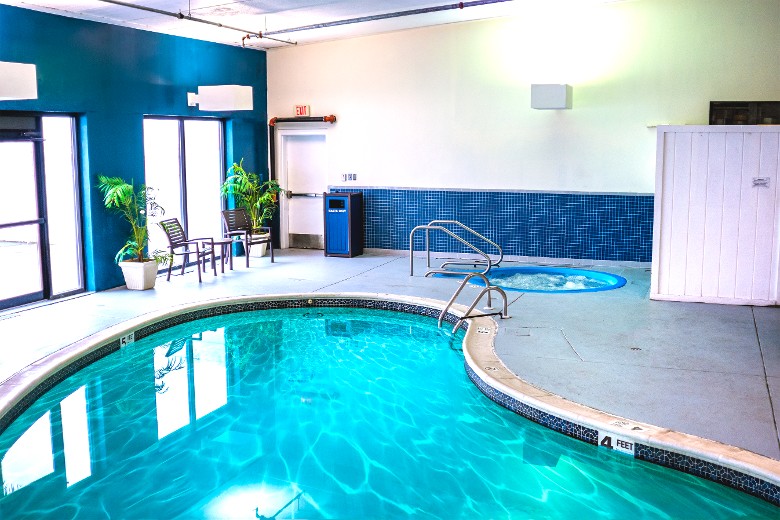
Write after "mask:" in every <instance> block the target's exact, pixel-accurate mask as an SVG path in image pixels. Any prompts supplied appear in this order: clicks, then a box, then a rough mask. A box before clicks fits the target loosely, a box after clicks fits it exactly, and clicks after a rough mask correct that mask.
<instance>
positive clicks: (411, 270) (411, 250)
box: [409, 225, 492, 276]
mask: <svg viewBox="0 0 780 520" xmlns="http://www.w3.org/2000/svg"><path fill="white" fill-rule="evenodd" d="M421 229H424V230H426V232H428V231H429V230H431V229H438V230H439V231H444V232H445V233H446V234H448V235H449V236H451V237H452V238H454V239H455V240H457V241H458V242H460V243H461V244H463V245H465V246H467V247H470V248H471V249H472V250H474V252H476V253H478V254H480V255H482V256H484V257H485V262H486V263H487V267H486V268H485V270H484V271H483V273H482V274H485V273H487V272H488V271H489V270H490V267H491V266H492V263H491V261H490V257H489V256H488V255H487V253H485V252H484V251H482V250H481V249H479V248H477V247H476V246H475V245H474V244H472V243H470V242H467V241H466V240H464V239H462V238H461V237H459V236H458V235H456V234H455V233H453V232H452V231H450V230H449V229H447V228H446V227H443V226H431V225H425V226H417V227H415V228H414V229H412V232H411V233H409V276H414V234H415V233H416V232H417V231H419V230H421ZM426 238H427V237H426ZM426 241H427V240H426ZM426 249H427V250H428V267H430V266H431V262H430V258H431V249H430V247H427V244H426Z"/></svg>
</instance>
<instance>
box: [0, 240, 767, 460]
mask: <svg viewBox="0 0 780 520" xmlns="http://www.w3.org/2000/svg"><path fill="white" fill-rule="evenodd" d="M424 264H425V261H424V259H422V258H420V259H416V260H415V276H414V277H410V276H409V259H408V255H407V254H401V253H392V252H380V251H373V252H369V253H368V254H365V255H363V256H360V257H356V258H330V257H324V256H323V255H322V252H321V251H311V250H284V251H281V252H279V253H278V256H277V262H276V263H274V264H270V262H269V259H268V258H262V259H252V260H251V261H250V266H251V267H250V268H249V269H246V268H245V267H244V264H243V260H241V261H237V262H236V263H235V270H234V271H228V272H226V273H225V274H224V275H219V276H217V277H216V278H215V277H214V276H213V275H211V274H210V273H208V272H207V273H206V274H205V275H204V279H203V280H204V282H203V283H202V284H198V282H197V276H196V274H195V273H193V272H192V271H191V270H188V272H187V273H186V274H185V275H184V276H174V277H172V280H171V282H166V281H165V279H164V278H161V279H158V283H157V287H156V289H155V290H153V291H143V292H137V291H127V290H126V289H115V290H111V291H105V292H100V293H90V294H85V295H82V296H79V297H74V298H69V299H65V300H61V301H56V302H44V303H42V304H37V305H32V306H27V307H23V308H17V309H10V310H6V311H4V312H2V313H0V337H2V338H3V341H2V345H3V354H2V356H0V381H6V380H7V379H8V378H9V377H11V376H12V375H13V374H14V373H16V372H18V371H20V370H23V369H24V368H25V367H27V366H29V365H31V364H33V363H35V362H36V361H38V360H40V359H41V358H43V357H45V356H47V355H48V354H51V353H53V352H56V351H58V350H59V349H61V348H63V347H65V346H67V345H69V344H71V343H74V342H76V341H78V340H81V339H83V338H85V337H87V336H89V335H91V334H94V333H97V332H99V331H101V330H103V329H105V328H107V327H109V326H112V325H116V324H118V323H121V322H123V321H126V320H129V319H132V318H137V317H139V316H142V315H143V314H145V313H148V312H152V311H162V310H165V309H168V308H170V307H172V306H176V305H180V304H183V303H191V302H201V301H208V300H213V299H217V298H223V297H229V296H241V295H247V296H251V295H263V294H285V293H295V294H301V293H318V292H319V293H336V292H344V293H358V292H359V293H391V294H398V295H407V296H416V297H424V298H433V299H436V300H443V301H446V300H448V299H449V298H450V296H451V295H452V293H453V292H454V291H455V289H456V288H457V286H458V284H459V280H458V279H448V278H425V277H424V276H423V274H424V272H425V265H424ZM437 265H438V264H437ZM506 265H514V263H512V262H506ZM595 268H596V269H599V268H598V267H595ZM600 269H601V270H605V271H609V272H612V273H615V274H619V275H621V276H623V277H625V278H626V279H627V280H628V283H627V284H626V286H625V287H623V288H621V289H618V290H614V291H605V292H595V293H580V294H538V293H519V292H510V293H509V298H510V307H509V313H510V315H511V316H512V317H511V319H508V320H497V321H498V334H497V336H496V344H495V349H496V353H497V354H498V355H499V357H500V358H501V360H502V361H503V362H504V363H505V364H506V366H507V367H508V368H509V369H510V370H511V371H512V372H514V373H515V374H517V375H518V376H519V377H521V378H523V379H524V380H526V381H527V382H529V383H531V384H532V385H535V386H538V387H540V388H544V389H546V390H548V391H550V392H552V393H555V394H558V395H560V396H562V397H564V398H566V399H569V400H571V401H575V402H578V403H581V404H584V405H587V406H590V407H593V408H596V409H598V410H602V411H604V412H607V413H609V414H613V415H618V416H621V417H625V418H628V419H631V420H635V421H639V422H643V423H649V424H653V425H656V426H659V427H662V428H669V429H672V430H675V431H679V432H683V433H688V434H692V435H696V436H699V437H704V438H707V439H712V440H715V441H719V442H722V443H726V444H729V445H732V446H737V447H740V448H744V449H747V450H749V451H752V452H755V453H758V454H761V455H764V456H767V457H770V458H773V459H776V460H780V441H779V440H778V427H777V421H776V416H777V414H778V412H780V408H778V405H777V402H776V401H777V400H778V397H777V396H778V395H779V393H780V308H777V307H771V308H762V307H747V306H722V305H706V304H691V303H677V302H657V301H650V300H649V299H648V293H649V281H650V273H649V271H648V270H647V269H644V268H623V267H621V268H615V267H607V268H600ZM478 290H479V289H478V288H477V287H472V288H468V289H466V290H465V291H464V292H463V293H462V294H461V296H460V298H459V299H458V302H460V303H462V304H466V305H468V304H469V303H470V300H471V299H472V298H473V297H474V296H475V295H476V294H477V291H478ZM773 397H775V403H773Z"/></svg>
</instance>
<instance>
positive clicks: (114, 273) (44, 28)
mask: <svg viewBox="0 0 780 520" xmlns="http://www.w3.org/2000/svg"><path fill="white" fill-rule="evenodd" d="M181 23H191V22H184V21H182V22H181ZM0 61H15V62H22V63H34V64H36V65H37V71H38V99H36V100H24V101H0V111H4V110H24V111H36V112H67V113H72V114H76V115H78V116H79V130H80V132H79V133H80V136H79V153H80V159H81V186H82V193H81V196H82V208H83V211H82V219H83V239H84V253H85V255H84V256H85V262H86V283H87V289H88V290H104V289H108V288H111V287H116V286H119V285H122V284H123V283H124V282H123V280H122V274H121V271H120V269H119V267H118V266H116V265H115V264H114V262H113V258H114V254H115V253H116V251H117V250H118V249H119V248H120V247H121V246H122V244H123V243H124V241H125V239H126V235H127V232H126V229H125V224H124V222H122V221H121V220H119V219H117V218H116V217H115V216H113V215H109V214H108V213H107V212H106V211H105V209H104V208H103V205H102V199H101V197H100V194H99V192H98V191H97V189H96V188H95V184H96V182H97V181H96V178H97V175H99V174H105V175H118V176H122V177H124V178H126V179H133V180H134V181H135V182H136V183H142V182H143V179H144V150H143V132H142V128H143V117H144V116H145V115H164V116H208V117H222V118H226V119H227V120H228V124H227V126H228V127H229V129H228V130H229V131H226V141H227V142H226V149H225V154H226V161H227V163H228V164H231V163H232V162H233V161H234V160H235V161H239V160H240V159H241V158H242V157H243V158H244V161H245V164H248V165H253V166H252V167H253V169H254V170H255V171H257V172H258V173H264V172H265V171H266V169H267V166H266V163H267V159H266V157H267V156H268V153H267V142H268V138H267V132H268V126H267V121H268V116H267V107H266V90H267V80H266V54H265V52H263V51H257V50H249V49H242V48H239V47H231V46H227V45H219V44H215V43H209V42H203V41H199V40H192V39H188V38H179V37H174V36H167V35H162V34H157V33H152V32H147V31H140V30H135V29H128V28H126V27H118V26H114V25H108V24H101V23H95V22H88V21H83V20H76V19H72V18H65V17H61V16H54V15H49V14H45V13H38V12H35V11H30V10H26V9H19V8H15V7H8V6H4V5H0ZM218 84H239V85H251V86H252V87H253V93H254V110H252V111H241V112H231V113H220V112H201V111H199V110H198V108H197V107H188V106H187V92H195V91H196V89H197V86H198V85H218Z"/></svg>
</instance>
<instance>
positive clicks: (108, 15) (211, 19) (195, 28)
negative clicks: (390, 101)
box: [0, 0, 528, 49]
mask: <svg viewBox="0 0 780 520" xmlns="http://www.w3.org/2000/svg"><path fill="white" fill-rule="evenodd" d="M526 1H528V0H479V1H470V2H462V4H463V8H460V6H459V3H458V2H452V1H451V0H449V1H448V0H372V1H360V0H242V1H232V0H122V1H121V2H119V3H117V1H116V0H0V3H3V4H6V5H12V6H16V7H22V8H25V9H34V10H36V11H43V12H47V13H52V14H58V15H61V16H69V17H72V18H80V19H84V20H93V21H96V22H103V23H109V24H115V25H123V26H126V27H132V28H135V29H143V30H148V31H154V32H159V33H164V34H171V35H175V36H185V37H189V38H197V39H200V40H206V41H212V42H217V43H224V44H228V45H244V46H246V47H248V48H256V49H269V48H275V47H286V46H289V45H290V44H298V45H302V44H307V43H315V42H322V41H328V40H336V39H342V38H353V37H357V36H365V35H370V34H378V33H383V32H390V31H399V30H404V29H411V28H416V27H424V26H431V25H440V24H447V23H454V22H460V21H469V20H479V19H485V18H494V17H498V16H507V15H510V14H512V13H513V11H514V10H515V9H517V7H518V4H521V3H524V2H526ZM123 3H124V4H130V5H120V4H123ZM132 6H135V7H132ZM137 7H145V8H150V9H151V10H152V11H150V10H142V9H138V8H137ZM154 10H156V11H158V12H153V11H154ZM159 11H161V12H159ZM410 11H411V12H410ZM421 11H424V12H421ZM178 13H181V14H182V15H183V17H184V18H183V19H180V18H179V17H177V16H171V15H178ZM397 14H400V15H399V16H396V15H397ZM187 17H190V18H192V20H190V19H187ZM366 18H369V19H368V20H367V19H366ZM195 19H197V20H198V21H195ZM217 24H221V25H222V26H223V27H219V26H218V25H217ZM313 25H316V26H317V27H311V26H313ZM249 32H251V33H262V35H263V37H262V38H257V37H252V38H244V37H245V36H246V35H247V33H249ZM287 42H290V43H287Z"/></svg>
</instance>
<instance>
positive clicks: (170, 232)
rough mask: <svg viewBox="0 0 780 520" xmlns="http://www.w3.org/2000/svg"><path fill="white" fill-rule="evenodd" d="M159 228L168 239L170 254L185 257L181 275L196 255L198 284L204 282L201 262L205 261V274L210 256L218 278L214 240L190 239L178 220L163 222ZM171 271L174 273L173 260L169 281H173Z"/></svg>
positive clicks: (172, 219) (170, 219)
mask: <svg viewBox="0 0 780 520" xmlns="http://www.w3.org/2000/svg"><path fill="white" fill-rule="evenodd" d="M159 226H160V227H161V228H162V230H163V231H164V232H165V236H167V237H168V250H169V252H170V253H171V254H172V255H176V256H183V257H184V259H183V260H182V263H181V274H184V268H185V267H186V266H187V261H188V260H189V257H190V255H195V259H196V263H197V266H198V267H197V269H196V270H197V271H198V282H203V278H202V277H201V275H200V262H201V260H203V272H206V259H207V258H208V257H209V256H210V257H211V268H212V269H213V270H214V276H217V265H216V262H215V261H214V239H213V238H191V239H188V238H187V234H186V233H185V232H184V228H182V227H181V223H180V222H179V219H177V218H169V219H166V220H162V221H160V222H159ZM177 250H178V251H177ZM171 271H173V260H171V265H170V267H169V269H168V277H167V278H166V280H168V281H170V279H171Z"/></svg>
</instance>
